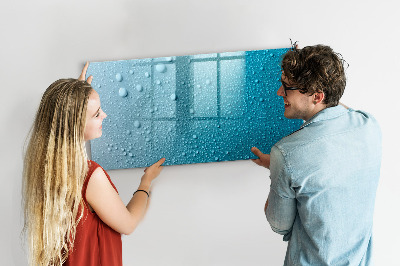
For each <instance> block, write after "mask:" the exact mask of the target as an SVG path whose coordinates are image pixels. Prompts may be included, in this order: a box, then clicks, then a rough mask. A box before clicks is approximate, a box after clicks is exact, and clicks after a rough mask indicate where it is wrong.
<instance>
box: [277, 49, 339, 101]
mask: <svg viewBox="0 0 400 266" xmlns="http://www.w3.org/2000/svg"><path fill="white" fill-rule="evenodd" d="M345 62H346V61H345V60H344V59H343V58H342V56H341V55H340V54H338V53H335V52H334V51H333V50H332V48H330V47H329V46H325V45H320V44H319V45H315V46H307V47H304V48H303V49H296V48H293V49H291V50H289V51H288V52H287V53H286V54H285V55H284V56H283V59H282V70H283V73H284V74H285V76H286V77H287V79H288V80H289V82H290V83H291V84H294V85H293V86H295V87H298V88H301V90H300V92H301V93H309V94H311V95H312V94H314V93H315V92H323V93H324V94H325V99H324V102H323V103H324V104H326V105H327V107H332V106H336V105H338V104H339V100H340V98H341V97H342V95H343V92H344V88H345V87H346V75H345V72H344V66H343V65H344V63H345Z"/></svg>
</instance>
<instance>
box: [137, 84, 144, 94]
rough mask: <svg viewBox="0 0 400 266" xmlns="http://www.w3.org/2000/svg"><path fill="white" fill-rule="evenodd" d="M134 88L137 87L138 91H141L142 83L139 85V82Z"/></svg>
mask: <svg viewBox="0 0 400 266" xmlns="http://www.w3.org/2000/svg"><path fill="white" fill-rule="evenodd" d="M136 89H137V91H139V92H141V91H143V87H142V85H140V84H138V85H136Z"/></svg>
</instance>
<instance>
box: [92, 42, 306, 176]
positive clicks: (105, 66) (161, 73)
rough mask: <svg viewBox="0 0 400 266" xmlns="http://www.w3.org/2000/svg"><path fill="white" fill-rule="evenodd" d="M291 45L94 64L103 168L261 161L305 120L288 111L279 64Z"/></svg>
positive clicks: (95, 148) (96, 154)
mask: <svg viewBox="0 0 400 266" xmlns="http://www.w3.org/2000/svg"><path fill="white" fill-rule="evenodd" d="M287 50H288V49H271V50H256V51H241V52H226V53H213V54H199V55H189V56H172V57H162V58H147V59H133V60H122V61H108V62H92V63H90V65H89V69H88V73H87V74H88V75H87V76H89V75H93V77H94V78H93V82H92V86H93V88H94V89H95V90H96V91H97V92H98V93H99V95H100V100H101V106H102V109H103V110H104V111H105V112H106V113H107V115H108V116H107V118H105V119H104V121H103V135H102V137H101V138H98V139H95V140H92V141H91V151H92V160H94V161H96V162H98V163H99V164H100V165H102V166H103V167H104V168H105V169H120V168H135V167H145V166H149V165H151V164H153V163H154V162H156V161H157V160H159V159H160V158H162V157H165V158H166V161H165V163H164V165H176V164H190V163H204V162H217V161H228V160H229V161H231V160H245V159H250V158H256V157H255V156H254V155H253V154H252V153H251V151H250V148H251V147H254V146H255V147H258V148H259V149H260V150H261V151H262V152H264V153H269V152H270V150H271V147H272V146H273V145H274V144H275V143H276V142H277V141H278V140H280V139H281V138H282V137H284V136H286V135H288V134H290V133H291V132H293V131H295V130H297V129H298V128H299V127H300V125H301V123H302V121H301V120H289V119H286V118H285V117H284V116H283V112H284V104H283V99H282V97H279V96H277V94H276V91H277V90H278V88H279V87H280V81H279V80H280V75H281V69H280V61H281V58H282V55H283V54H284V53H285V52H286V51H287Z"/></svg>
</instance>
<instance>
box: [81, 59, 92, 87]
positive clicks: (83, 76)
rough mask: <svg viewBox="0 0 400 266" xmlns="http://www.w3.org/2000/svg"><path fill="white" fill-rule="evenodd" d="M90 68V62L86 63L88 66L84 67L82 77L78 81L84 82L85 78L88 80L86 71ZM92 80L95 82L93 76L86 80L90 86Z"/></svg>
mask: <svg viewBox="0 0 400 266" xmlns="http://www.w3.org/2000/svg"><path fill="white" fill-rule="evenodd" d="M88 67H89V62H86V64H85V66H84V67H83V69H82V73H81V75H80V76H79V78H78V80H82V81H84V80H85V78H86V71H87V69H88ZM92 80H93V76H90V77H88V79H87V80H86V82H87V83H89V84H90V83H92Z"/></svg>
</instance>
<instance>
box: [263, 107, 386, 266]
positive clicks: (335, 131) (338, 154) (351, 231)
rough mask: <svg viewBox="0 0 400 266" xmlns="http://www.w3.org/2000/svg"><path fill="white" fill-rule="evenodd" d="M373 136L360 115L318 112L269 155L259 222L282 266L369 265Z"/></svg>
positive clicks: (376, 162)
mask: <svg viewBox="0 0 400 266" xmlns="http://www.w3.org/2000/svg"><path fill="white" fill-rule="evenodd" d="M380 164H381V131H380V128H379V125H378V123H377V121H376V120H375V119H374V118H373V117H372V116H371V115H370V114H368V113H365V112H361V111H354V110H352V109H346V108H344V107H343V106H340V105H339V106H336V107H331V108H327V109H324V110H322V111H320V112H319V113H317V114H316V115H315V116H313V117H312V118H311V119H309V120H308V121H306V122H305V123H304V124H303V125H302V126H301V128H300V129H299V130H298V131H296V132H294V133H293V134H291V135H289V136H287V137H285V138H283V139H282V140H280V141H279V142H278V143H276V144H275V145H274V146H273V147H272V149H271V165H270V173H271V188H270V193H269V196H268V203H269V205H268V208H267V211H266V216H267V220H268V222H269V223H270V225H271V228H272V230H274V231H275V232H277V233H278V234H282V235H284V237H283V240H284V241H289V243H288V248H287V252H286V258H285V263H284V265H318V266H320V265H334V266H339V265H357V266H358V265H371V250H372V220H373V212H374V204H375V193H376V189H377V185H378V180H379V172H380Z"/></svg>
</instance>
